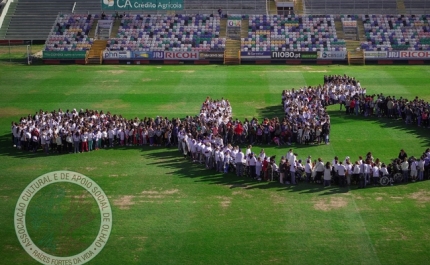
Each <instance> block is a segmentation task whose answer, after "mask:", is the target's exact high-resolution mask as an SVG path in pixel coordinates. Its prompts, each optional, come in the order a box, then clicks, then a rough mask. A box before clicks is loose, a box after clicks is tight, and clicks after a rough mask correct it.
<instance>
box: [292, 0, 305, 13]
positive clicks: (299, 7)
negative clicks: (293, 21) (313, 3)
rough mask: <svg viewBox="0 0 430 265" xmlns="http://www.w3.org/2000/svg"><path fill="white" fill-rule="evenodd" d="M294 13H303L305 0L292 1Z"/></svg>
mask: <svg viewBox="0 0 430 265" xmlns="http://www.w3.org/2000/svg"><path fill="white" fill-rule="evenodd" d="M294 13H295V14H297V15H303V14H304V13H305V1H304V0H296V1H294Z"/></svg>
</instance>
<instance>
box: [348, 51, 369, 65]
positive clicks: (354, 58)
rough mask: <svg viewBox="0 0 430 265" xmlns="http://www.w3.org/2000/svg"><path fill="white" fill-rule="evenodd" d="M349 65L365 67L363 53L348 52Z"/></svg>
mask: <svg viewBox="0 0 430 265" xmlns="http://www.w3.org/2000/svg"><path fill="white" fill-rule="evenodd" d="M348 64H349V65H365V58H364V53H363V51H355V52H353V51H350V52H348Z"/></svg>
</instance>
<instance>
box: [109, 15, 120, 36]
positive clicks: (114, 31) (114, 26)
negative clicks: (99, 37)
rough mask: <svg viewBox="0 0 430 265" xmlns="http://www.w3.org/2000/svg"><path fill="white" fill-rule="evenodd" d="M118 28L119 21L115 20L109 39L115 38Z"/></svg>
mask: <svg viewBox="0 0 430 265" xmlns="http://www.w3.org/2000/svg"><path fill="white" fill-rule="evenodd" d="M120 26H121V20H119V19H116V20H115V21H114V22H113V25H112V30H111V32H110V37H111V38H116V35H117V34H118V30H119V27H120Z"/></svg>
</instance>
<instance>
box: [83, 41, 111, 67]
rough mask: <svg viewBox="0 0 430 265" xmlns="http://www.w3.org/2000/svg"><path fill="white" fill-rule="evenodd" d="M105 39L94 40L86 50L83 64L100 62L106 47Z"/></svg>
mask: <svg viewBox="0 0 430 265" xmlns="http://www.w3.org/2000/svg"><path fill="white" fill-rule="evenodd" d="M106 45H107V40H95V41H94V43H93V45H92V46H91V49H90V50H89V51H88V52H87V56H86V58H85V64H102V59H103V56H102V52H103V51H104V50H105V49H106Z"/></svg>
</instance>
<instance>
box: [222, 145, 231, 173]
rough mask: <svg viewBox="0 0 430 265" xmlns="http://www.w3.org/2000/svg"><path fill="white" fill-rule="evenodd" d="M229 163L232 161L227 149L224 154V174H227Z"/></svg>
mask: <svg viewBox="0 0 430 265" xmlns="http://www.w3.org/2000/svg"><path fill="white" fill-rule="evenodd" d="M231 161H232V159H231V156H230V150H228V149H227V150H226V151H225V152H224V174H227V173H228V170H229V168H230V163H231Z"/></svg>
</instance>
